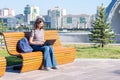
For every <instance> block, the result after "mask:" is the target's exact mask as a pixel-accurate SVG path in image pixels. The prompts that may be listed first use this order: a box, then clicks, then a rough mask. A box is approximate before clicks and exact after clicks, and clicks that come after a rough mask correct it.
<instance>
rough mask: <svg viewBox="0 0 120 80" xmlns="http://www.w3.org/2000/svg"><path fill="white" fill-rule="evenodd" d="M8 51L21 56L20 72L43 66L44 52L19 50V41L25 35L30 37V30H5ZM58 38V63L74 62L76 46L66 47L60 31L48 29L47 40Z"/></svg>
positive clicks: (55, 48)
mask: <svg viewBox="0 0 120 80" xmlns="http://www.w3.org/2000/svg"><path fill="white" fill-rule="evenodd" d="M3 36H4V40H5V44H6V48H7V51H8V53H9V54H10V55H13V56H19V57H21V59H22V68H21V70H20V72H25V71H30V70H36V69H40V68H41V67H42V66H43V56H42V52H40V51H38V52H30V53H19V52H18V51H17V48H16V46H17V42H18V40H20V39H21V38H23V37H27V38H28V37H29V36H30V32H3ZM47 39H56V42H55V43H54V45H53V47H54V52H55V58H56V61H57V63H58V64H66V63H70V62H73V61H74V59H75V56H76V50H75V48H65V47H63V46H62V45H61V42H60V38H59V35H58V32H57V31H56V30H46V31H45V40H47Z"/></svg>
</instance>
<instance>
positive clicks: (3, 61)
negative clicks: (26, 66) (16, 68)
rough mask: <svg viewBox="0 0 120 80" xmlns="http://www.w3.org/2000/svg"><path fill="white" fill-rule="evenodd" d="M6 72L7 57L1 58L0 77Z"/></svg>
mask: <svg viewBox="0 0 120 80" xmlns="http://www.w3.org/2000/svg"><path fill="white" fill-rule="evenodd" d="M5 71H6V59H5V57H0V77H1V76H3V75H4V74H5Z"/></svg>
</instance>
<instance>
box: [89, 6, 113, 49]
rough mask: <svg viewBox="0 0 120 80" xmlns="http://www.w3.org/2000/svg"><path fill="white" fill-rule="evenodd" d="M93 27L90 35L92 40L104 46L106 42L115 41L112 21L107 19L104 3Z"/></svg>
mask: <svg viewBox="0 0 120 80" xmlns="http://www.w3.org/2000/svg"><path fill="white" fill-rule="evenodd" d="M92 27H93V28H92V29H91V31H90V32H91V34H90V35H89V37H90V41H92V42H94V43H96V44H98V46H99V47H102V48H103V47H104V46H105V45H106V44H108V43H112V42H114V37H115V36H114V32H113V31H112V30H111V29H110V23H108V22H107V21H106V14H105V7H104V6H103V5H102V6H100V8H99V11H98V14H97V16H96V19H95V21H94V22H93V25H92Z"/></svg>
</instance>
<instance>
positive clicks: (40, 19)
mask: <svg viewBox="0 0 120 80" xmlns="http://www.w3.org/2000/svg"><path fill="white" fill-rule="evenodd" d="M41 22H43V23H44V20H43V19H42V18H37V19H36V20H35V23H34V29H37V28H38V25H39V24H40V23H41ZM43 27H44V26H42V28H41V29H43Z"/></svg>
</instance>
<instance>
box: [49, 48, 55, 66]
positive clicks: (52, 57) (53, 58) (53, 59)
mask: <svg viewBox="0 0 120 80" xmlns="http://www.w3.org/2000/svg"><path fill="white" fill-rule="evenodd" d="M49 52H50V57H51V62H52V67H55V66H57V63H56V59H55V56H54V50H53V47H52V46H49Z"/></svg>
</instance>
